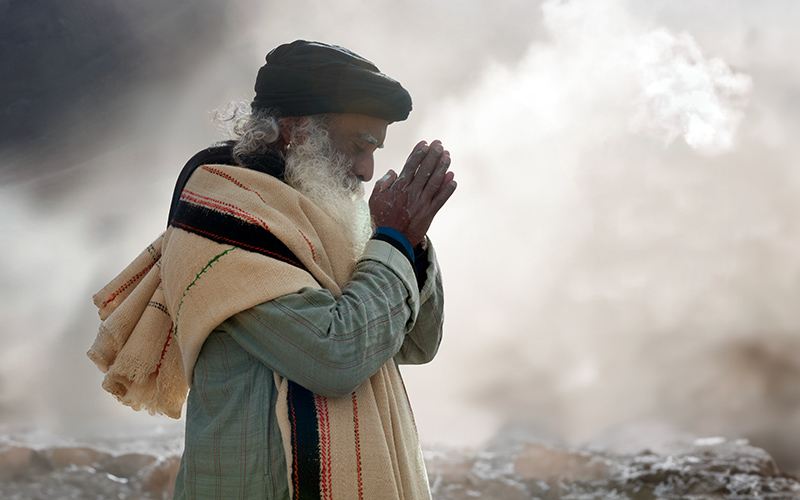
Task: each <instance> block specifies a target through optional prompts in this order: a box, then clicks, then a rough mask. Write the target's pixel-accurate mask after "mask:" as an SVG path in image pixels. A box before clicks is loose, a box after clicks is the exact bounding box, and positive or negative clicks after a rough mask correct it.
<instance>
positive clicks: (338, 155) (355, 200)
mask: <svg viewBox="0 0 800 500" xmlns="http://www.w3.org/2000/svg"><path fill="white" fill-rule="evenodd" d="M255 90H256V96H255V99H254V100H253V102H252V103H251V112H250V113H248V114H247V116H242V113H234V116H232V117H230V121H231V123H233V124H234V125H235V126H234V128H235V130H236V138H235V139H234V140H232V141H228V142H226V143H223V144H220V145H217V146H214V147H211V148H208V149H207V150H204V151H202V152H200V153H198V154H197V155H195V157H194V158H192V159H191V160H190V161H189V162H188V163H187V165H186V167H184V170H183V171H182V172H181V175H180V177H179V179H178V183H177V185H176V188H175V195H174V196H173V201H172V206H171V208H170V216H169V225H168V228H167V231H166V232H165V233H164V234H162V235H161V236H159V238H157V239H156V241H155V242H154V243H153V244H151V245H150V246H149V247H148V248H147V249H146V250H145V251H144V252H142V254H141V255H140V256H139V257H138V258H137V259H136V260H135V261H134V262H133V263H131V264H130V265H129V266H128V268H126V269H125V270H124V271H123V272H122V273H121V274H120V275H119V276H118V277H117V278H115V280H113V281H112V282H111V283H109V284H108V285H107V286H106V287H105V288H104V289H103V290H101V291H100V292H98V294H97V295H95V297H94V300H95V304H96V305H97V306H98V308H99V309H100V316H101V319H103V321H102V323H101V326H100V331H99V333H98V336H97V339H96V340H95V343H94V345H93V346H92V349H91V350H90V351H89V356H90V358H91V359H92V360H93V361H94V362H95V363H96V364H97V365H98V366H99V367H100V369H101V370H103V371H104V372H105V373H106V376H105V379H104V381H103V387H104V388H105V389H106V390H108V391H109V392H111V393H112V394H114V395H115V396H116V397H117V398H118V399H119V400H120V401H122V402H123V403H125V404H127V405H130V406H132V407H133V408H134V409H142V408H144V409H147V410H148V411H150V412H153V413H164V414H167V415H169V416H172V417H174V418H178V417H179V416H180V414H181V409H182V407H183V404H184V402H185V401H186V403H187V408H186V441H185V450H184V454H183V457H182V461H181V466H180V470H179V473H178V478H177V481H176V487H175V496H174V498H178V499H183V498H219V499H228V498H276V499H284V498H287V499H288V498H325V499H343V498H368V499H393V498H396V499H401V498H402V499H416V498H430V491H429V488H428V483H427V477H426V473H425V466H424V463H423V460H422V453H421V449H420V444H419V439H418V437H417V432H416V428H415V425H414V421H413V416H412V414H411V409H410V406H409V403H408V399H407V396H406V393H405V389H404V387H403V384H402V380H401V378H400V375H399V371H398V367H397V364H398V363H426V362H428V361H430V360H431V359H432V358H433V357H434V355H435V354H436V351H437V349H438V346H439V343H440V340H441V334H442V309H443V302H442V300H443V298H442V285H441V275H440V271H439V266H438V263H437V261H436V257H435V253H434V251H433V248H432V246H431V245H430V241H429V240H428V238H427V236H426V232H427V230H428V228H429V226H430V224H431V222H432V220H433V218H434V216H435V215H436V214H437V213H438V211H439V209H441V207H442V206H443V205H444V204H445V202H446V201H447V200H448V199H449V197H450V196H451V195H452V194H453V192H454V191H455V188H456V182H455V180H454V176H453V174H452V172H449V171H448V167H449V165H450V154H449V153H448V152H447V151H446V150H444V149H443V147H442V145H441V143H440V142H439V141H433V142H432V143H430V144H428V143H426V142H424V141H423V142H420V143H419V144H417V145H416V146H415V147H414V148H413V150H412V152H411V154H410V156H409V157H408V159H407V161H406V163H405V165H404V166H403V168H402V171H401V172H400V174H399V175H398V174H396V173H395V172H394V171H392V170H390V171H389V172H388V173H387V174H386V175H385V176H384V177H383V178H382V179H381V180H379V181H378V182H377V183H376V185H375V189H374V191H373V193H372V195H371V197H370V199H369V206H368V207H367V205H366V203H365V202H364V201H363V200H362V196H363V187H362V183H363V182H365V181H369V180H370V179H371V178H372V177H373V173H374V156H373V155H374V153H375V151H376V150H377V149H378V148H380V147H382V145H383V141H384V139H385V136H386V130H387V127H388V125H389V124H390V123H392V122H395V121H400V120H404V119H406V118H407V116H408V114H409V112H410V110H411V98H410V96H409V94H408V92H407V91H406V90H405V89H404V88H403V87H402V86H401V85H400V84H399V83H398V82H396V81H394V80H392V79H391V78H389V77H387V76H386V75H384V74H383V73H381V72H380V71H379V70H378V68H377V67H375V66H374V65H373V64H372V63H371V62H369V61H367V60H366V59H364V58H362V57H360V56H358V55H356V54H354V53H352V52H350V51H348V50H347V49H344V48H342V47H337V46H330V45H325V44H322V43H318V42H306V41H302V40H298V41H296V42H293V43H290V44H286V45H282V46H280V47H278V48H276V49H274V50H273V51H272V52H270V54H269V55H268V56H267V64H266V65H264V66H263V67H262V68H261V69H260V70H259V73H258V77H257V79H256V86H255ZM373 225H374V227H375V229H374V230H373ZM187 391H188V400H187V399H186V393H187Z"/></svg>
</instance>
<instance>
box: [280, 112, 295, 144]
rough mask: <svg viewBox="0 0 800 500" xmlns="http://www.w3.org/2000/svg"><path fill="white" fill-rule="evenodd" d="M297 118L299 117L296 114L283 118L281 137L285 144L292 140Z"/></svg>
mask: <svg viewBox="0 0 800 500" xmlns="http://www.w3.org/2000/svg"><path fill="white" fill-rule="evenodd" d="M297 120H298V118H297V117H296V116H289V117H287V118H282V119H281V121H280V129H281V139H283V143H284V144H289V143H290V142H292V130H294V127H295V125H297Z"/></svg>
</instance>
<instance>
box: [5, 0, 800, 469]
mask: <svg viewBox="0 0 800 500" xmlns="http://www.w3.org/2000/svg"><path fill="white" fill-rule="evenodd" d="M797 19H800V3H798V2H797V1H795V0H763V1H761V2H750V1H746V0H697V1H694V2H670V1H667V0H629V1H624V0H569V1H555V0H547V1H539V0H525V1H522V0H496V1H494V2H491V5H490V3H489V2H477V1H470V0H466V1H465V0H460V1H456V0H434V1H431V0H426V1H423V0H402V1H390V0H372V1H369V2H367V1H361V0H340V1H337V2H335V3H332V2H322V1H314V0H295V1H292V2H282V3H278V2H274V1H264V0H261V1H257V0H169V1H160V0H159V1H156V0H139V1H137V2H129V1H123V0H68V1H53V0H51V1H47V0H0V72H2V76H0V117H1V119H0V148H2V154H1V155H0V213H2V216H1V217H0V235H1V236H0V248H1V249H2V254H0V255H2V259H0V325H2V326H0V423H1V424H2V425H1V426H0V431H2V432H13V431H14V430H15V429H20V428H23V429H28V430H29V431H31V432H47V433H53V434H56V435H66V436H87V435H92V434H102V433H105V434H111V435H114V434H117V435H124V434H126V433H132V432H145V433H146V432H156V431H157V432H167V433H180V431H181V427H182V422H181V421H172V420H170V419H167V418H157V417H151V416H149V415H146V414H137V413H135V412H133V411H132V410H130V409H128V408H125V407H122V406H121V405H119V404H118V403H117V402H116V401H115V400H114V399H113V398H112V397H111V396H109V395H108V394H106V393H105V392H104V391H103V390H102V389H101V387H100V383H101V380H102V374H101V373H100V372H99V371H98V370H97V369H96V368H95V367H94V365H93V364H92V363H91V362H90V361H89V359H88V358H86V356H85V354H84V353H85V351H86V350H87V349H88V347H89V346H90V345H91V342H92V340H93V338H94V335H95V333H96V330H97V325H98V322H99V319H98V317H97V315H96V312H95V309H94V307H93V306H92V303H91V296H92V294H93V293H94V292H96V291H97V290H99V289H100V288H101V287H102V286H103V285H104V284H105V283H106V282H108V281H109V280H110V279H111V278H113V277H114V276H115V275H116V274H117V272H119V271H120V270H121V269H122V268H123V267H124V266H125V265H126V264H127V263H128V262H129V261H130V260H131V259H132V258H133V257H135V256H136V255H137V254H138V253H139V252H140V251H141V250H142V249H143V248H144V247H145V246H146V245H147V244H148V243H150V241H152V240H153V239H154V238H155V237H156V236H157V235H158V234H159V233H160V232H161V231H162V230H163V229H164V226H165V224H166V215H167V207H168V204H169V200H170V196H171V191H172V188H173V184H174V181H175V178H176V176H177V174H178V172H179V171H180V168H181V167H182V166H183V164H184V162H185V161H186V159H188V158H189V157H190V156H192V155H193V154H194V153H195V152H197V151H198V150H200V149H202V148H204V147H206V146H207V145H209V144H210V143H212V142H213V141H216V140H219V139H221V138H222V136H221V135H220V132H219V131H218V130H216V129H215V127H214V126H213V124H212V123H211V120H210V111H211V110H212V109H214V108H216V107H219V106H224V105H225V104H226V103H227V102H229V101H230V100H232V99H239V98H244V99H250V98H251V97H252V95H253V92H252V86H253V82H254V79H255V74H256V71H257V69H258V67H259V66H261V65H262V64H263V61H264V56H265V55H266V53H267V52H268V51H269V50H270V49H272V48H273V47H275V46H277V45H279V44H281V43H284V42H288V41H292V40H295V39H298V38H304V39H310V40H319V41H324V42H328V43H334V44H339V45H343V46H345V47H348V48H350V49H351V50H353V51H355V52H357V53H359V54H361V55H363V56H364V57H366V58H368V59H370V60H372V61H374V62H375V63H376V64H377V65H378V66H379V67H380V68H381V70H383V71H384V72H386V73H387V74H389V75H391V76H392V77H394V78H396V79H397V80H399V81H401V82H402V83H403V84H404V86H405V87H406V88H407V89H408V90H409V91H410V92H411V94H412V96H413V98H414V111H413V112H412V114H411V116H410V118H409V120H407V121H405V122H402V123H398V124H394V125H392V126H391V127H390V128H389V135H388V138H387V142H386V148H385V149H384V150H382V151H381V152H380V153H379V154H378V156H377V158H376V163H377V165H376V178H378V177H380V176H381V175H382V174H383V172H384V171H385V170H387V169H388V168H394V169H397V168H398V167H399V166H401V165H402V162H403V160H404V159H405V156H406V155H407V153H408V152H409V151H410V148H411V147H412V146H413V145H414V144H415V143H416V142H417V141H418V140H421V139H426V140H428V141H430V140H433V139H435V138H439V139H441V140H442V141H443V142H444V144H445V146H446V147H447V148H448V149H449V150H450V151H451V154H452V157H453V170H454V171H455V172H456V175H457V179H458V181H459V188H458V191H457V192H456V195H455V196H454V198H453V199H452V200H451V201H450V203H449V204H448V205H447V206H446V207H445V208H444V209H443V211H442V212H441V213H440V215H439V217H438V219H437V220H436V221H435V223H434V226H433V227H432V229H431V232H430V235H431V237H432V239H433V241H434V243H435V245H436V248H437V251H438V253H439V257H440V261H441V263H442V266H443V271H444V275H445V289H446V292H447V306H446V326H445V334H446V338H445V340H444V342H443V344H442V347H441V350H440V354H439V355H438V357H437V359H436V360H434V362H433V363H431V364H430V365H425V366H421V367H408V368H406V369H404V372H403V373H404V377H405V379H406V383H407V385H408V390H409V392H410V396H411V399H412V402H413V403H414V409H415V416H416V419H417V424H418V426H419V430H420V434H421V437H422V440H423V444H427V445H444V446H453V447H461V448H472V447H475V448H479V447H481V446H483V445H484V444H485V443H486V442H487V441H488V440H490V439H491V438H492V436H494V435H495V434H496V433H497V432H498V431H500V429H502V428H503V427H504V426H507V425H509V424H512V423H513V424H514V425H523V426H526V428H530V429H535V432H538V433H540V434H541V435H543V436H550V437H551V438H553V439H560V440H564V441H566V442H569V443H573V444H576V445H581V444H582V443H587V442H591V441H595V442H597V441H598V440H602V436H606V435H609V433H614V432H617V431H616V430H618V429H625V428H626V427H631V426H636V425H639V424H641V423H642V422H658V423H659V424H663V425H666V426H671V427H674V428H676V429H681V430H684V431H686V432H690V433H693V434H695V435H699V436H727V437H745V438H747V439H749V440H750V441H751V442H752V443H753V444H755V445H757V446H761V447H764V448H766V449H767V450H768V451H769V452H770V453H771V454H772V455H773V456H774V457H775V458H776V459H777V460H778V463H779V465H780V466H781V468H783V469H784V470H795V471H800V308H798V307H797V304H798V303H800V252H798V248H800V222H798V217H797V214H798V213H800V196H799V195H800V162H799V160H800V141H798V139H799V137H798V132H799V129H800V122H798V116H800V59H798V58H797V55H796V49H792V47H800V31H798V30H797V29H796V26H795V25H796V21H797ZM615 429H616V430H615Z"/></svg>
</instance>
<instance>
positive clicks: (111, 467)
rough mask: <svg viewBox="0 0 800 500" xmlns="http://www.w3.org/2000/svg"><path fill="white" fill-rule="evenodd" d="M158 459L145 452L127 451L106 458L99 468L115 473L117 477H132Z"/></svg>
mask: <svg viewBox="0 0 800 500" xmlns="http://www.w3.org/2000/svg"><path fill="white" fill-rule="evenodd" d="M156 460H157V459H156V457H154V456H153V455H146V454H143V453H127V454H125V455H119V456H116V457H111V458H108V459H107V460H104V461H103V462H102V463H101V464H100V466H99V467H98V470H100V471H102V472H107V473H109V474H113V475H114V476H116V477H124V478H127V479H130V478H132V477H135V476H136V475H137V474H139V472H140V471H141V470H142V469H144V468H145V467H147V466H148V465H150V464H152V463H153V462H155V461H156Z"/></svg>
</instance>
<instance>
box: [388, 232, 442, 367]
mask: <svg viewBox="0 0 800 500" xmlns="http://www.w3.org/2000/svg"><path fill="white" fill-rule="evenodd" d="M427 243H428V245H427V251H426V252H427V261H428V265H427V268H426V269H424V279H422V280H419V278H418V281H419V282H421V286H419V303H420V306H419V313H418V314H417V320H416V321H415V322H414V325H413V326H412V327H411V329H410V330H409V331H408V333H407V334H406V336H405V339H403V345H402V347H401V348H400V351H399V352H398V353H397V355H396V356H395V360H397V362H398V363H401V364H404V363H405V364H422V363H427V362H429V361H431V360H432V359H433V357H434V356H436V353H437V352H438V350H439V345H440V344H441V342H442V326H443V321H444V289H443V287H442V273H441V269H440V268H439V262H438V260H437V259H436V252H435V251H434V249H433V246H432V245H431V243H430V240H428V242H427ZM419 274H420V275H423V274H422V271H420V273H419Z"/></svg>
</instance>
